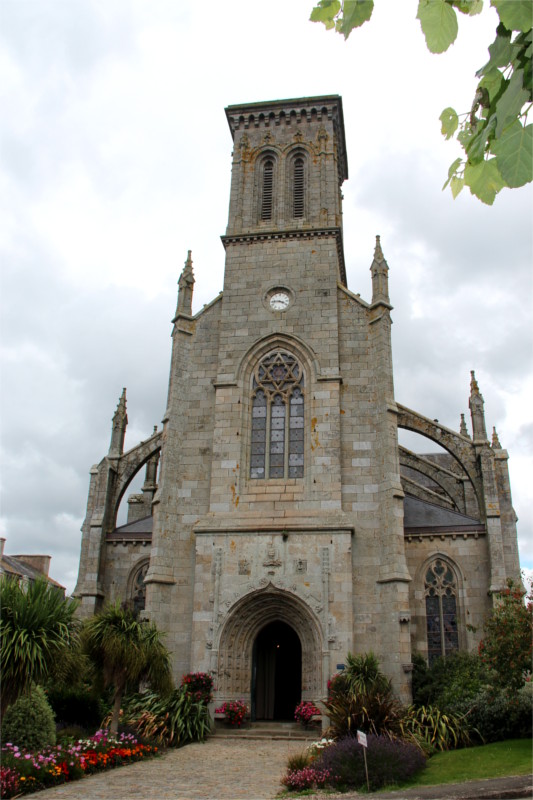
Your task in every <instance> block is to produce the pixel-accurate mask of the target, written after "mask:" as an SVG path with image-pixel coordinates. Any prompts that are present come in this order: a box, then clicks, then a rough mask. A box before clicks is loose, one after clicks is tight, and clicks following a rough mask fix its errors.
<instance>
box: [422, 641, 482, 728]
mask: <svg viewBox="0 0 533 800" xmlns="http://www.w3.org/2000/svg"><path fill="white" fill-rule="evenodd" d="M413 664H414V667H415V668H414V670H413V703H414V705H417V706H438V708H440V709H441V711H446V712H448V713H451V714H459V715H460V714H461V713H463V709H464V706H465V704H467V705H468V703H469V702H470V701H472V700H473V698H474V697H476V696H477V695H478V694H479V692H480V691H482V690H483V689H484V688H485V687H486V686H487V685H488V684H489V682H490V677H489V671H488V669H487V667H486V666H485V665H484V664H483V662H482V661H481V659H480V657H479V656H478V655H477V653H465V652H456V653H452V654H451V655H449V656H447V657H446V658H439V659H437V660H436V661H435V663H434V664H433V665H432V667H431V668H430V669H429V668H428V667H427V666H426V664H425V660H424V659H423V657H422V656H420V655H418V654H417V655H416V656H415V657H414V658H413Z"/></svg>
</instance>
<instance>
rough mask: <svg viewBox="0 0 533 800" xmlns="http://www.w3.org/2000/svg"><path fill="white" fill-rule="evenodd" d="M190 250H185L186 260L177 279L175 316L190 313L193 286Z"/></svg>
mask: <svg viewBox="0 0 533 800" xmlns="http://www.w3.org/2000/svg"><path fill="white" fill-rule="evenodd" d="M191 252H192V251H191V250H188V251H187V260H186V261H185V266H184V267H183V270H182V272H181V275H180V277H179V280H178V287H179V291H178V307H177V309H176V316H177V315H178V314H187V315H188V316H191V314H192V291H193V286H194V273H193V271H192V258H191Z"/></svg>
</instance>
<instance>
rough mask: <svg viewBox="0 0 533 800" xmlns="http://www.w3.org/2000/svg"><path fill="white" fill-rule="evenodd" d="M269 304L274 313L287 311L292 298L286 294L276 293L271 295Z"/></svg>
mask: <svg viewBox="0 0 533 800" xmlns="http://www.w3.org/2000/svg"><path fill="white" fill-rule="evenodd" d="M269 302H270V308H271V309H272V310H273V311H285V309H286V308H288V307H289V303H290V297H289V295H288V294H287V293H286V292H276V293H275V294H273V295H271V297H270V301H269Z"/></svg>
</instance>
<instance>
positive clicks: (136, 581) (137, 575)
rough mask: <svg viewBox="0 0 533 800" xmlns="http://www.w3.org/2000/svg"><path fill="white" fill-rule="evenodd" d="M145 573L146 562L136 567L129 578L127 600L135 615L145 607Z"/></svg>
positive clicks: (146, 570)
mask: <svg viewBox="0 0 533 800" xmlns="http://www.w3.org/2000/svg"><path fill="white" fill-rule="evenodd" d="M147 572H148V561H146V562H145V563H144V564H141V566H140V567H137V569H136V570H135V571H134V572H133V574H132V577H131V583H130V597H129V600H130V602H131V604H132V606H133V610H134V611H135V613H136V614H140V612H141V611H144V609H145V607H146V584H145V582H144V579H145V578H146V573H147Z"/></svg>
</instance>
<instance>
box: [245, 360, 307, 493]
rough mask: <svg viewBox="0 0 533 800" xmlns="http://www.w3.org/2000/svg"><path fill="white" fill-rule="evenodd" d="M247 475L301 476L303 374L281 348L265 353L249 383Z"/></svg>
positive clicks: (298, 365) (302, 458)
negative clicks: (250, 417)
mask: <svg viewBox="0 0 533 800" xmlns="http://www.w3.org/2000/svg"><path fill="white" fill-rule="evenodd" d="M252 392H253V394H252V443H251V458H250V477H251V478H287V477H288V478H302V477H303V473H304V376H303V372H302V368H301V366H300V364H299V363H298V361H297V359H296V358H295V357H294V356H293V355H292V354H291V353H287V352H286V351H284V350H276V351H275V352H273V353H269V355H267V356H265V358H263V359H262V360H261V361H260V362H259V363H258V364H257V366H256V368H255V370H254V374H253V382H252Z"/></svg>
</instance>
